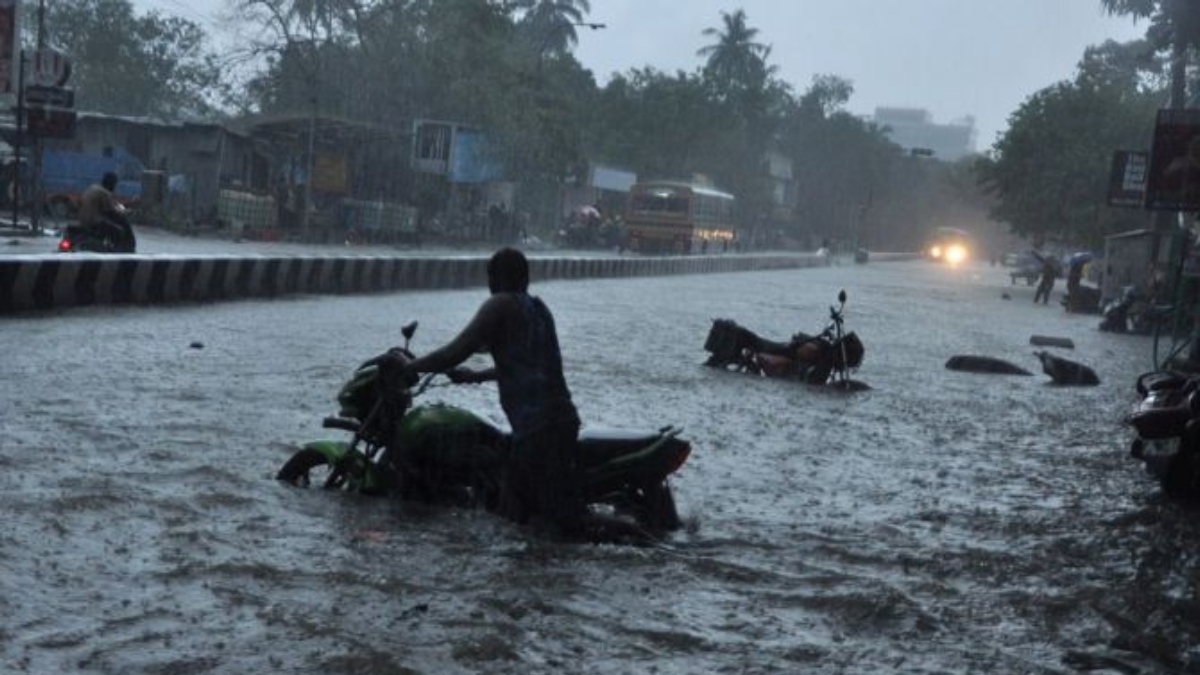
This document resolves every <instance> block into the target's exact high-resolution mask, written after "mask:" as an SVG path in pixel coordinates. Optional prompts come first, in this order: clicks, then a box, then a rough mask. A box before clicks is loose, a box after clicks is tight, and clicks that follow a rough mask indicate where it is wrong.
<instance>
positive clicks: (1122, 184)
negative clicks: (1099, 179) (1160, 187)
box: [1108, 150, 1150, 209]
mask: <svg viewBox="0 0 1200 675" xmlns="http://www.w3.org/2000/svg"><path fill="white" fill-rule="evenodd" d="M1149 165H1150V153H1148V152H1139V151H1132V150H1118V151H1116V152H1114V153H1113V158H1112V165H1111V168H1110V169H1109V175H1108V205H1109V206H1128V207H1133V208H1139V209H1140V208H1142V205H1143V203H1145V201H1146V172H1147V169H1148V168H1149Z"/></svg>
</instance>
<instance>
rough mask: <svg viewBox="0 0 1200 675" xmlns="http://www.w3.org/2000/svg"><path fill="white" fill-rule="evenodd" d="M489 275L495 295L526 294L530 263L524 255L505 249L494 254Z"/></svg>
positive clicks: (513, 249)
mask: <svg viewBox="0 0 1200 675" xmlns="http://www.w3.org/2000/svg"><path fill="white" fill-rule="evenodd" d="M487 275H488V288H490V289H491V291H492V292H493V293H524V292H525V291H526V290H527V289H528V288H529V261H528V260H526V259H525V254H524V253H521V252H520V251H518V250H517V249H515V248H511V247H505V248H502V249H500V250H499V251H496V252H495V253H494V254H492V259H491V260H489V261H488V265H487Z"/></svg>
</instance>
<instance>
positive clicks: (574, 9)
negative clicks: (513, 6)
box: [517, 0, 599, 58]
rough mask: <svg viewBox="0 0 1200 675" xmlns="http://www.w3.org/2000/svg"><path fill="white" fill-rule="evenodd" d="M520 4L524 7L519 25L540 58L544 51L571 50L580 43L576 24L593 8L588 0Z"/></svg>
mask: <svg viewBox="0 0 1200 675" xmlns="http://www.w3.org/2000/svg"><path fill="white" fill-rule="evenodd" d="M518 6H520V7H524V8H525V13H524V15H523V16H522V17H521V20H520V21H519V22H518V24H517V25H518V28H519V29H520V30H521V31H522V32H523V33H524V35H525V39H526V40H527V41H528V42H529V44H530V45H532V46H534V48H535V50H536V52H537V54H538V56H539V58H540V57H541V55H543V54H545V53H554V54H565V53H567V52H569V51H570V50H571V48H572V47H573V46H575V45H576V44H577V43H578V42H579V34H578V32H577V31H576V30H575V29H576V27H577V26H580V25H582V24H583V23H584V19H585V18H586V17H587V14H588V13H589V12H591V11H592V8H591V4H590V3H589V2H588V0H524V1H523V2H521V3H520V4H519V5H518ZM589 25H590V26H593V28H594V27H597V26H599V24H589Z"/></svg>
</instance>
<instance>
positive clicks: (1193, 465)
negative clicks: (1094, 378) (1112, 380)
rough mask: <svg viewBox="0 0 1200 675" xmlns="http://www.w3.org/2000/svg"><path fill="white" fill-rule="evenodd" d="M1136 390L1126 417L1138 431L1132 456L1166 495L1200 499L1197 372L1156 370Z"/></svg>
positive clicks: (1140, 380)
mask: <svg viewBox="0 0 1200 675" xmlns="http://www.w3.org/2000/svg"><path fill="white" fill-rule="evenodd" d="M1136 388H1137V392H1138V401H1137V403H1135V404H1134V406H1133V410H1132V411H1131V412H1130V414H1129V416H1128V417H1127V418H1126V419H1125V422H1126V423H1127V424H1128V425H1129V426H1131V427H1133V429H1134V431H1135V432H1136V433H1137V437H1136V438H1134V440H1133V443H1132V444H1131V447H1130V454H1131V455H1133V457H1134V458H1135V459H1138V460H1140V461H1141V462H1142V463H1143V464H1144V465H1145V468H1146V471H1147V473H1149V474H1150V475H1151V476H1153V477H1154V478H1155V479H1157V480H1158V482H1159V484H1160V485H1162V488H1163V491H1164V492H1166V493H1167V494H1169V495H1171V496H1173V497H1179V498H1185V499H1192V500H1195V499H1200V374H1197V373H1178V372H1173V371H1154V372H1150V373H1145V374H1143V375H1141V376H1140V377H1138V379H1137V385H1136Z"/></svg>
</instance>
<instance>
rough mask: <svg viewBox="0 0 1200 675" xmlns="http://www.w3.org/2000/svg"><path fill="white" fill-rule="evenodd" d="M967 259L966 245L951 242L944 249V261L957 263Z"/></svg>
mask: <svg viewBox="0 0 1200 675" xmlns="http://www.w3.org/2000/svg"><path fill="white" fill-rule="evenodd" d="M966 259H967V247H966V246H963V245H962V244H953V245H951V246H950V248H948V249H946V261H947V262H949V263H950V264H958V263H960V262H962V261H964V260H966Z"/></svg>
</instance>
